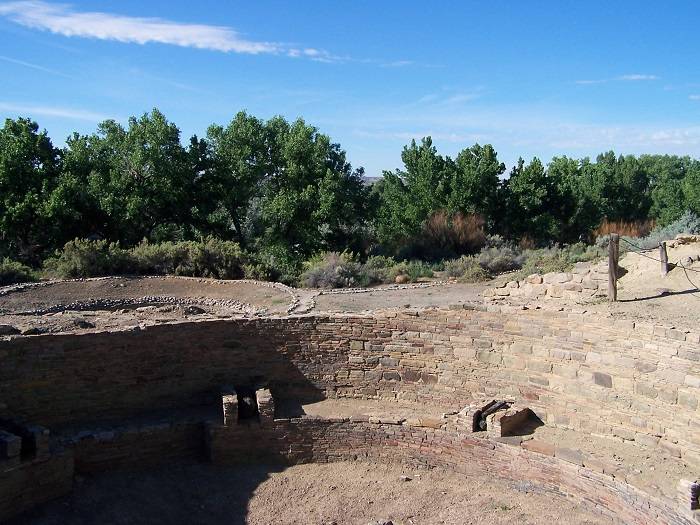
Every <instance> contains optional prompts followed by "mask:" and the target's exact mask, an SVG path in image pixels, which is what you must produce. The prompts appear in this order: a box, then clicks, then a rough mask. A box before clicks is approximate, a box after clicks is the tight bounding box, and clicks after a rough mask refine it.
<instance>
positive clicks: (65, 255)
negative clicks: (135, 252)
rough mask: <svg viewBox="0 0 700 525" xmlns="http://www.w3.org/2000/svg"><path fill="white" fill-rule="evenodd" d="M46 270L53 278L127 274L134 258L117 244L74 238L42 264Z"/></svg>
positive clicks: (130, 270) (132, 268)
mask: <svg viewBox="0 0 700 525" xmlns="http://www.w3.org/2000/svg"><path fill="white" fill-rule="evenodd" d="M44 265H45V269H46V271H47V272H48V273H49V274H51V275H54V276H56V277H64V278H77V277H97V276H102V275H117V274H123V273H130V272H132V271H133V270H134V269H135V268H134V263H133V259H132V257H131V256H130V254H129V252H128V251H127V250H124V249H122V248H121V247H120V246H119V243H118V242H116V243H114V242H112V243H111V242H108V241H89V240H85V239H75V240H72V241H68V242H67V243H66V244H65V246H64V247H63V250H61V251H57V252H56V254H55V256H54V257H51V258H49V259H47V260H46V261H45V263H44Z"/></svg>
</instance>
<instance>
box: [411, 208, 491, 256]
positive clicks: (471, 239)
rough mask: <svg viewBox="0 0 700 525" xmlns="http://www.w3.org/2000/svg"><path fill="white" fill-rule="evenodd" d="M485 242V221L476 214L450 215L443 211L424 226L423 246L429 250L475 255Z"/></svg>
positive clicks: (458, 213) (429, 219)
mask: <svg viewBox="0 0 700 525" xmlns="http://www.w3.org/2000/svg"><path fill="white" fill-rule="evenodd" d="M485 241H486V234H485V233H484V219H483V217H481V216H480V215H477V214H474V213H469V214H464V213H461V212H457V213H454V214H452V215H450V214H449V213H447V212H446V211H445V210H441V211H437V212H435V213H433V214H432V215H431V216H430V217H428V219H427V220H426V221H425V223H424V224H423V231H422V244H423V245H424V246H425V247H426V248H427V249H433V250H436V251H438V252H448V253H454V254H460V253H474V252H476V251H478V250H479V249H481V247H482V246H484V243H485Z"/></svg>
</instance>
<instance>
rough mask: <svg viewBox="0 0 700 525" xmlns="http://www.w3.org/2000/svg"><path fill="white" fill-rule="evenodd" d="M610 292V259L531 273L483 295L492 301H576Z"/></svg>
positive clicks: (489, 289) (603, 295) (605, 295)
mask: <svg viewBox="0 0 700 525" xmlns="http://www.w3.org/2000/svg"><path fill="white" fill-rule="evenodd" d="M607 295H608V261H607V259H605V260H603V261H600V262H598V263H595V264H593V263H589V262H582V263H576V264H575V265H574V267H573V269H572V270H571V271H569V272H549V273H545V274H544V275H539V274H532V275H528V276H527V277H526V278H525V279H522V280H519V281H517V280H514V281H508V282H505V283H503V284H501V285H499V286H498V287H496V288H488V289H487V290H485V291H484V296H485V297H486V298H487V299H489V300H491V301H498V300H500V299H505V298H507V297H518V298H521V299H562V298H563V299H572V300H575V301H578V300H585V299H590V298H593V297H607Z"/></svg>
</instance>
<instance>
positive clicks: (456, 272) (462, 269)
mask: <svg viewBox="0 0 700 525" xmlns="http://www.w3.org/2000/svg"><path fill="white" fill-rule="evenodd" d="M444 271H445V275H446V276H447V277H457V278H458V279H459V280H460V281H462V282H467V283H476V282H481V281H486V280H488V279H490V278H491V274H489V272H488V271H486V270H485V269H484V268H483V267H482V266H481V264H479V259H478V258H477V257H474V256H472V255H463V256H462V257H460V258H459V259H453V260H451V261H445V263H444Z"/></svg>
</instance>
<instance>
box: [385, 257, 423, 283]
mask: <svg viewBox="0 0 700 525" xmlns="http://www.w3.org/2000/svg"><path fill="white" fill-rule="evenodd" d="M399 275H405V276H407V277H408V280H409V281H410V282H416V281H417V280H418V279H420V278H421V277H433V275H434V272H433V268H432V267H431V266H430V264H428V263H426V262H423V261H416V260H413V261H402V262H400V263H397V264H395V265H394V266H393V267H392V268H391V271H390V272H389V276H390V278H391V280H395V279H396V277H397V276H399Z"/></svg>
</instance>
